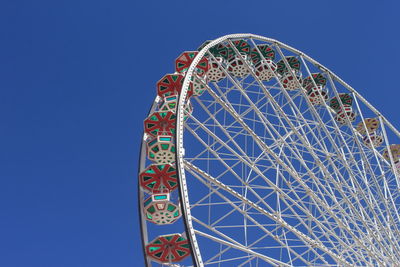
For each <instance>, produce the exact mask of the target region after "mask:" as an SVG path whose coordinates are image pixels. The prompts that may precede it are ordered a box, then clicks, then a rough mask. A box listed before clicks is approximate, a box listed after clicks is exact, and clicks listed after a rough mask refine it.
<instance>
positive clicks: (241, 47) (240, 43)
mask: <svg viewBox="0 0 400 267" xmlns="http://www.w3.org/2000/svg"><path fill="white" fill-rule="evenodd" d="M232 43H233V45H234V46H235V47H236V49H237V50H238V51H239V53H240V54H241V55H247V56H248V55H250V52H251V51H250V49H251V46H250V45H249V43H248V42H246V41H245V40H242V39H241V40H236V41H232ZM227 47H228V59H230V58H232V57H234V56H235V54H236V53H235V50H234V49H233V48H232V47H231V45H230V44H229V45H228V46H227Z"/></svg>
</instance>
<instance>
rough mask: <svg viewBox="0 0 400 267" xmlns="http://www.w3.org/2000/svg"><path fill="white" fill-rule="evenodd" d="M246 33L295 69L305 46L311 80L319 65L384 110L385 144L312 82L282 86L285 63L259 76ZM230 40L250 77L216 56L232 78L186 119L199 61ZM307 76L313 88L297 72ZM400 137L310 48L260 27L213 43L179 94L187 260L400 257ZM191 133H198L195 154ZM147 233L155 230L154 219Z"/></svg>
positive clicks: (212, 87)
mask: <svg viewBox="0 0 400 267" xmlns="http://www.w3.org/2000/svg"><path fill="white" fill-rule="evenodd" d="M238 39H246V41H248V43H249V44H250V45H251V46H252V47H256V48H257V46H256V45H257V44H260V43H266V44H269V45H271V46H272V47H273V48H274V50H275V51H276V53H277V56H278V57H279V59H283V62H284V63H285V65H286V67H287V68H288V69H289V73H291V74H293V75H294V72H293V70H292V69H291V68H290V66H289V63H288V62H287V60H286V59H285V56H287V55H291V56H296V57H297V58H298V59H299V60H300V62H301V64H302V68H303V70H302V74H303V78H304V77H306V76H311V73H313V72H317V71H318V72H321V73H322V74H323V75H324V76H325V77H326V78H327V87H329V90H328V91H329V92H330V97H334V96H336V97H338V96H339V93H343V92H346V93H348V94H350V95H352V96H353V99H354V104H353V110H354V111H355V112H356V114H357V116H358V118H357V119H356V120H357V121H358V120H360V119H361V120H362V121H363V120H364V114H366V113H367V114H368V117H371V116H375V117H378V118H379V121H380V124H381V125H380V126H381V127H382V128H381V129H382V135H383V138H384V143H383V145H382V147H367V146H365V144H364V143H363V140H362V136H361V135H360V134H359V133H358V132H357V131H356V130H355V128H354V126H353V125H352V122H351V121H350V120H349V117H345V118H344V120H345V121H347V123H346V125H341V124H340V123H338V122H337V121H336V120H335V111H334V110H333V109H332V108H330V107H329V105H328V104H327V103H325V102H324V103H322V105H319V106H314V105H312V103H311V102H310V100H309V98H308V97H307V93H306V91H305V90H303V89H301V90H290V91H289V90H285V89H283V88H284V87H283V85H282V83H281V79H280V76H279V75H278V74H277V73H276V72H275V71H273V70H271V69H269V70H270V71H271V72H270V73H274V78H272V79H271V80H270V81H267V80H268V79H266V80H265V81H262V80H260V79H259V78H257V76H256V75H255V69H254V66H252V64H251V63H250V61H249V60H248V59H247V58H246V57H244V56H243V55H241V54H240V53H239V51H238V49H237V48H236V47H235V46H234V44H233V41H234V40H238ZM220 43H223V44H226V45H229V46H230V47H231V48H232V49H233V51H234V52H235V54H236V55H235V56H236V60H242V61H243V62H244V65H242V66H241V72H240V75H239V74H237V75H236V76H233V75H235V73H234V72H233V73H232V72H228V71H227V69H226V68H227V66H228V65H227V63H226V62H223V60H221V59H216V58H214V56H213V55H208V56H209V57H210V58H211V59H213V62H216V63H217V64H218V66H219V67H220V68H221V69H222V71H223V73H224V76H225V78H224V79H223V80H222V81H220V82H212V83H210V84H209V85H208V86H207V88H206V91H205V92H204V93H203V95H201V96H196V97H192V100H191V102H192V103H193V106H194V110H193V114H192V116H191V117H190V118H189V119H188V120H187V121H186V122H185V121H184V116H185V113H184V106H185V103H186V96H187V92H188V88H189V84H190V81H191V80H192V76H193V74H194V72H195V68H196V65H197V64H198V62H199V61H200V60H201V59H202V58H203V56H205V55H206V54H207V53H208V51H209V49H210V48H211V47H213V46H215V45H217V44H220ZM257 49H258V48H257ZM258 52H260V51H259V50H258ZM260 54H261V53H260ZM262 60H265V59H264V58H262ZM266 66H267V68H270V67H268V66H273V65H271V64H266ZM246 73H247V74H246ZM311 81H312V83H313V85H314V86H315V87H317V84H316V83H315V81H314V80H313V79H311ZM296 84H297V87H299V88H302V84H301V83H300V82H299V81H298V80H297V79H296V80H294V84H293V86H294V87H296V86H295V85H296ZM340 106H341V108H342V109H343V108H344V106H343V104H342V103H341V102H340ZM153 108H154V106H153ZM357 121H356V122H355V123H357ZM364 127H365V125H364ZM184 137H185V142H184ZM399 138H400V133H399V131H397V130H396V129H395V128H394V127H393V125H392V124H390V122H389V121H388V120H387V119H386V118H385V117H384V116H383V115H382V114H381V113H379V112H378V111H377V110H376V109H375V108H374V107H373V106H372V105H371V104H370V103H369V102H367V101H366V100H365V99H364V98H363V97H362V96H361V95H360V94H359V93H358V92H356V91H355V90H354V89H353V88H352V87H350V86H349V85H348V84H346V83H345V82H344V81H342V80H341V79H340V78H339V77H337V76H336V75H335V74H334V73H332V72H331V71H329V70H328V69H327V68H326V67H324V66H322V65H321V64H319V63H318V62H317V61H315V60H313V59H312V58H310V57H308V56H307V55H304V54H303V53H302V52H300V51H298V50H296V49H294V48H292V47H290V46H287V45H285V44H283V43H281V42H278V41H276V40H274V39H269V38H265V37H262V36H257V35H253V34H233V35H227V36H223V37H221V38H218V39H216V40H214V41H212V42H210V43H209V44H207V45H206V46H205V47H204V48H203V49H202V50H201V51H200V52H199V53H198V54H197V56H196V57H195V59H194V60H193V62H192V64H191V66H190V67H189V69H188V71H187V72H186V75H185V80H184V83H183V88H182V91H181V94H180V98H179V102H178V110H177V133H176V150H177V152H176V153H177V161H176V164H177V171H178V174H179V175H178V176H179V182H180V187H179V190H180V191H179V193H180V194H179V195H180V198H181V203H182V204H183V205H182V214H183V220H184V222H185V226H186V227H187V229H186V232H187V233H188V236H187V238H188V239H189V242H190V245H191V248H192V251H193V253H192V258H193V263H191V262H184V263H182V266H183V265H184V266H187V265H191V264H194V265H195V266H252V267H253V266H270V265H272V266H337V265H341V266H374V265H379V266H393V265H396V264H400V243H399V240H400V216H399V207H400V192H399V188H400V187H399V182H398V181H399V179H398V178H399V177H398V175H399V173H398V170H397V169H396V166H395V161H394V158H393V156H392V154H391V153H389V158H390V161H387V160H385V159H384V158H383V157H382V150H383V149H384V148H388V147H389V145H390V144H392V143H400V139H399ZM370 142H371V140H370ZM185 143H190V146H189V147H188V146H186V153H185ZM142 156H143V151H142ZM143 160H145V159H142V161H143ZM142 165H143V164H142ZM143 168H144V165H143V166H142V167H141V169H143ZM145 223H146V222H145V221H144V220H142V224H145ZM142 231H144V234H145V235H146V237H147V234H148V233H145V232H146V227H143V228H142ZM145 242H147V241H146V238H145ZM166 265H167V266H172V265H171V264H166Z"/></svg>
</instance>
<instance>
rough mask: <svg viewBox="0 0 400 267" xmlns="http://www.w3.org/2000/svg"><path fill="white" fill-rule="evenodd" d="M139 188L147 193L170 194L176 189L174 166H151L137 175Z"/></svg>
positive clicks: (176, 181)
mask: <svg viewBox="0 0 400 267" xmlns="http://www.w3.org/2000/svg"><path fill="white" fill-rule="evenodd" d="M139 180H140V186H141V187H142V188H143V189H144V190H145V191H146V192H148V193H160V192H171V191H173V190H175V189H176V188H177V187H178V179H177V176H176V169H175V166H173V165H171V164H151V165H150V166H148V167H147V168H146V169H145V170H144V171H142V172H141V173H140V175H139Z"/></svg>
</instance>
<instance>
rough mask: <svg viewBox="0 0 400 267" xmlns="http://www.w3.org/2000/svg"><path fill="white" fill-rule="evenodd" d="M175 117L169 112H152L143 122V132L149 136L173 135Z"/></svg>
mask: <svg viewBox="0 0 400 267" xmlns="http://www.w3.org/2000/svg"><path fill="white" fill-rule="evenodd" d="M175 128H176V115H175V114H174V113H173V112H171V111H169V112H154V113H153V114H151V115H150V116H149V117H148V118H147V119H146V120H145V121H144V131H145V133H147V134H149V135H151V136H157V135H159V134H166V135H174V134H175Z"/></svg>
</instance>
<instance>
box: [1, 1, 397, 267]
mask: <svg viewBox="0 0 400 267" xmlns="http://www.w3.org/2000/svg"><path fill="white" fill-rule="evenodd" d="M228 2H231V3H229V4H228ZM396 2H398V1H395V0H393V1H361V0H360V1H350V0H347V1H314V0H312V1H306V0H305V1H298V0H296V1H294V0H293V1H266V0H264V1H251V0H249V1H219V2H217V1H208V0H207V1H138V0H129V1H128V0H117V1H104V0H96V1H93V0H90V1H88V0H69V1H63V0H59V1H54V0H52V1H44V0H38V1H19V0H1V1H0V266H1V267H83V266H85V267H86V266H87V267H91V266H93V267H133V266H141V265H142V263H143V260H142V254H141V253H142V250H141V247H140V234H139V226H138V222H139V221H138V215H137V191H136V189H137V185H136V183H137V180H136V179H137V162H138V149H139V143H140V138H141V137H140V136H141V134H142V121H143V119H144V118H145V117H146V113H147V111H148V108H149V107H150V105H151V102H152V100H153V97H154V96H155V83H156V81H157V80H159V79H160V78H161V77H162V76H163V75H164V74H165V73H169V72H172V71H173V61H174V59H175V58H176V57H177V55H179V54H180V53H181V52H182V51H184V50H193V49H196V48H197V47H198V46H199V45H200V44H201V43H202V42H203V41H204V40H207V39H213V38H216V37H219V36H221V35H225V34H228V33H239V32H251V33H255V34H259V35H263V36H267V37H272V38H275V39H278V40H280V41H282V42H285V43H287V44H289V45H291V46H294V47H295V48H297V49H300V50H302V51H303V52H305V53H307V54H308V55H310V56H311V57H313V58H315V59H316V60H318V61H319V62H321V63H322V64H324V65H325V66H327V67H328V68H330V69H331V70H333V71H334V72H335V73H336V74H338V75H339V76H340V77H342V78H343V79H344V80H345V81H346V82H347V83H349V84H350V85H352V86H353V87H354V88H356V89H357V90H358V91H359V92H360V93H361V94H362V95H363V96H365V97H366V98H367V99H368V100H369V101H370V102H371V103H372V104H373V105H374V106H375V107H377V108H378V109H379V110H380V111H381V112H382V113H383V114H384V115H385V116H386V117H387V118H388V119H389V120H390V121H392V123H393V124H394V125H395V126H396V127H397V128H400V123H399V120H398V118H399V98H400V83H399V76H400V75H399V72H398V69H399V67H398V64H399V62H400V52H399V47H400V32H399V30H398V27H399V25H400V16H399V14H398V10H399V7H400V6H399V4H398V3H396Z"/></svg>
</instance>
